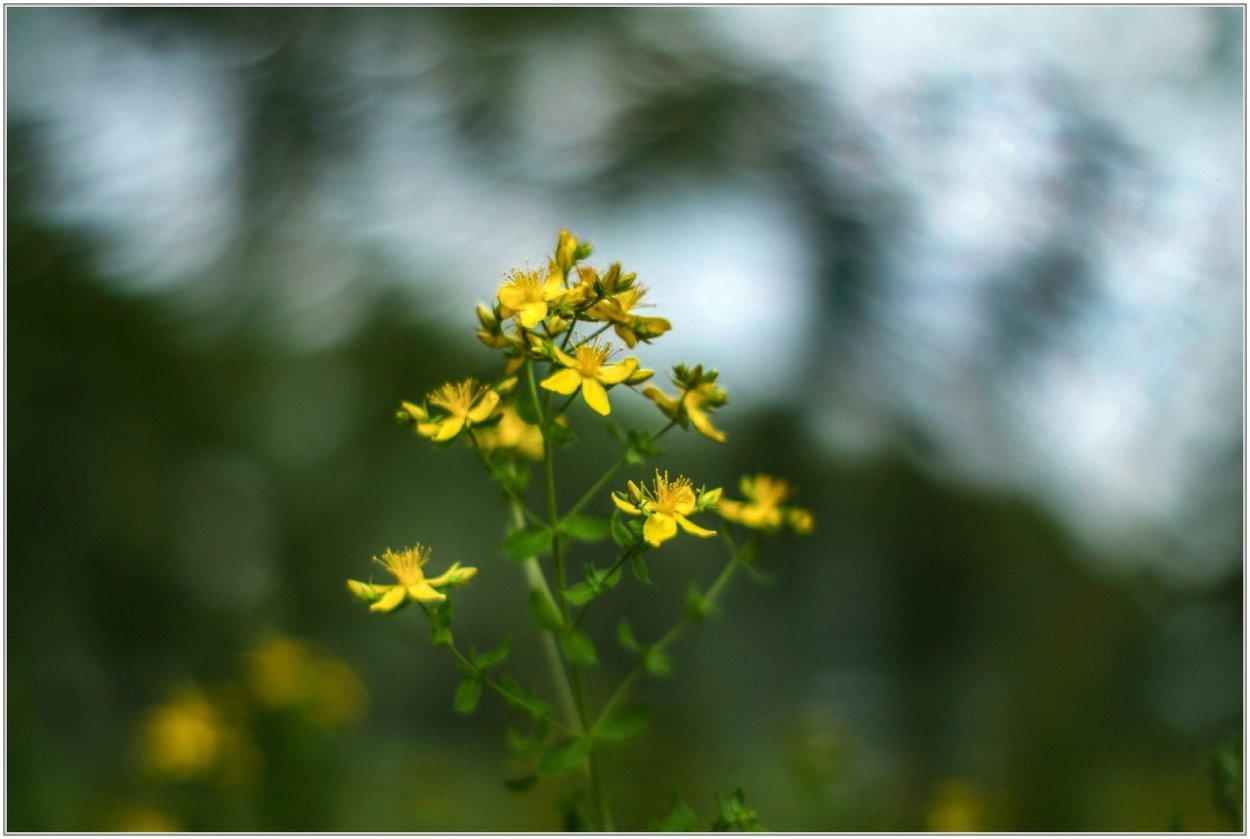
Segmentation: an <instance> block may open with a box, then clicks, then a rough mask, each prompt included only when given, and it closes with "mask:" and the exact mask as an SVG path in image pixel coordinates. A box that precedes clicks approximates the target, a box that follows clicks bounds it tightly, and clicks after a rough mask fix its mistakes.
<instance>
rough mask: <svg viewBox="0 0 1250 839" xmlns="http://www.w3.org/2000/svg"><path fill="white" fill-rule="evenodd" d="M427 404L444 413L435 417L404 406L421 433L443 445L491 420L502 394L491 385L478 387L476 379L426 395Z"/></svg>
mask: <svg viewBox="0 0 1250 839" xmlns="http://www.w3.org/2000/svg"><path fill="white" fill-rule="evenodd" d="M426 401H427V402H429V403H430V404H431V405H436V406H438V407H439V408H442V409H443V411H445V413H444V414H443V415H442V416H438V417H436V416H432V415H431V414H429V413H428V412H427V411H426V410H425V409H424V408H422V407H421V406H420V405H415V404H413V403H412V402H404V403H403V406H402V407H403V412H404V413H406V414H407V415H408V416H409V417H411V418H412V419H413V420H414V421H415V422H416V423H417V433H418V434H420V435H421V436H422V437H429V438H430V439H431V440H433V441H434V442H436V443H441V442H443V441H445V440H450V439H451V438H452V437H455V436H456V435H457V434H459V433H460V432H461V431H463V430H464V429H465V427H466V426H471V425H475V424H477V423H479V422H485V421H486V420H487V419H489V418H490V417H491V416H492V415H493V414H494V413H495V409H496V408H497V407H498V406H499V393H498V391H496V390H494V389H492V388H491V387H490V386H489V385H479V384H478V382H477V380H475V379H472V378H468V379H465V380H464V381H462V382H447V383H446V384H445V385H443V386H441V387H440V388H439V389H438V390H436V391H434V392H433V393H431V394H430V395H429V396H427V397H426ZM400 416H401V417H402V416H403V414H401V415H400Z"/></svg>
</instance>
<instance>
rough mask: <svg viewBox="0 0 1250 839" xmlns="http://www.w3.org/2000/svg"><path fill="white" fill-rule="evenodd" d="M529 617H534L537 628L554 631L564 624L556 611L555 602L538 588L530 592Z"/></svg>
mask: <svg viewBox="0 0 1250 839" xmlns="http://www.w3.org/2000/svg"><path fill="white" fill-rule="evenodd" d="M530 617H532V618H533V619H534V623H536V624H537V625H538V628H539V629H546V630H550V631H552V632H554V631H556V630H558V629H561V628H562V627H563V626H564V619H563V618H562V617H560V613H559V612H558V611H556V607H555V604H553V603H552V602H551V600H549V599H548V597H547V595H546V594H544V593H543V592H541V591H539V590H538V589H534V590H533V591H531V592H530Z"/></svg>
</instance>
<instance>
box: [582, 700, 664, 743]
mask: <svg viewBox="0 0 1250 839" xmlns="http://www.w3.org/2000/svg"><path fill="white" fill-rule="evenodd" d="M650 719H651V709H650V708H648V707H647V706H646V705H631V706H629V707H628V708H626V709H625V710H624V711H621V712H620V713H619V714H615V715H613V716H612V717H611V718H609V719H606V720H604V721H603V722H601V723H599V724H598V725H596V726H595V730H594V736H595V737H597V738H599V739H602V740H624V739H626V738H627V737H633V736H634V735H635V734H637V733H639V732H640V731H642V730H643V729H644V728H646V727H647V722H648V721H650Z"/></svg>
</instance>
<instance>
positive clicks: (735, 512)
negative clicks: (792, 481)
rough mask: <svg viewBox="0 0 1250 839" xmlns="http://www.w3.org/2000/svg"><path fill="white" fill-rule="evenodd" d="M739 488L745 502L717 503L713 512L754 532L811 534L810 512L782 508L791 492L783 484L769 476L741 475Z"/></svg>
mask: <svg viewBox="0 0 1250 839" xmlns="http://www.w3.org/2000/svg"><path fill="white" fill-rule="evenodd" d="M738 488H739V489H740V490H741V491H742V494H743V495H744V496H746V499H747V500H746V501H732V500H730V499H724V500H722V501H720V503H718V504H717V505H716V510H717V512H719V513H720V514H721V516H723V517H724V518H726V519H728V520H729V521H732V522H737V523H738V524H743V525H746V526H747V527H751V528H755V529H756V530H766V531H771V532H776V531H778V530H781V529H782V528H783V527H786V528H789V529H790V530H792V531H794V532H795V533H811V531H812V514H811V513H810V512H809V511H807V510H804V509H802V508H800V507H785V506H782V504H783V502H784V501H785V500H786V499H788V498H789V497H790V495H791V494H792V492H793V490H792V489H791V487H790V485H789V484H788V483H786V482H785V481H783V480H781V479H780V478H772V477H769V476H768V475H755V476H750V475H744V476H743V477H742V480H741V481H739V482H738Z"/></svg>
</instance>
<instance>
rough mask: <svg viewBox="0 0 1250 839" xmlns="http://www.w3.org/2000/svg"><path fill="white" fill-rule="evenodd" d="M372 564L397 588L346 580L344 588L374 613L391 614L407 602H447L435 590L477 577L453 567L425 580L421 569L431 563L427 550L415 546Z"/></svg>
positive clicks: (472, 570)
mask: <svg viewBox="0 0 1250 839" xmlns="http://www.w3.org/2000/svg"><path fill="white" fill-rule="evenodd" d="M373 561H374V562H376V563H378V564H379V565H381V566H382V567H383V568H385V569H386V570H387V571H389V572H390V573H391V575H392V576H394V577H395V579H396V580H397V581H398V584H396V585H377V584H374V583H362V582H360V581H359V580H348V581H347V588H348V590H349V591H351V593H352V594H354V595H356V597H357V598H359V599H360V600H364V601H366V602H368V603H370V604H372V605H370V606H369V609H370V611H373V612H393V611H395V610H396V609H398V608H399V607H400V606H402V605H403V604H405V603H406V602H408V601H409V600H416V601H419V602H422V603H430V602H433V601H436V600H446V599H447V595H445V594H443V593H442V592H440V591H437V590H436V589H437V587H438V586H457V585H461V584H462V583H465V582H468V580H469V579H471V578H472V577H473V575H474V574H476V573H477V569H476V568H471V567H465V568H461V567H460V563H459V562H456V563H453V564H452V566H451V567H450V568H448V569H447V570H446V571H444V572H443V573H442V574H440V575H438V576H437V577H433V578H429V579H427V578H426V576H425V572H424V571H422V568H423V567H424V566H425V564H426V563H427V562H429V561H430V549H429V548H425V547H422V546H421V545H416V546H415V547H411V548H406V549H404V550H402V551H400V552H399V553H395V552H394V551H392V550H391V549H390V548H387V549H386V552H385V553H384V554H382V556H381V557H376V556H375V557H374V558H373Z"/></svg>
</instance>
